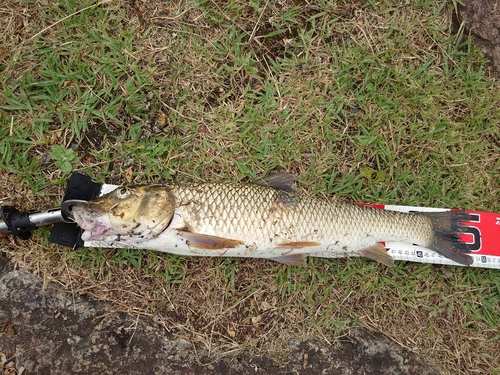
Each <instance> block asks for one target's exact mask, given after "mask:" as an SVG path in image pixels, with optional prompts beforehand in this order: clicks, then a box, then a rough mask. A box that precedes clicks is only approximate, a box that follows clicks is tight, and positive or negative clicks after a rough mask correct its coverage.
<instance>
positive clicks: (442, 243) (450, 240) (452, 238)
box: [423, 211, 474, 266]
mask: <svg viewBox="0 0 500 375" xmlns="http://www.w3.org/2000/svg"><path fill="white" fill-rule="evenodd" d="M423 214H424V215H425V216H427V217H428V218H429V219H430V220H431V222H432V229H433V230H434V240H433V242H432V243H431V244H430V245H429V246H428V247H429V249H431V250H434V251H436V252H438V253H439V254H442V255H443V256H445V257H447V258H449V259H451V260H453V261H455V262H457V263H460V264H463V265H464V266H470V265H471V264H472V263H473V261H474V259H473V258H472V257H471V256H470V255H469V253H470V250H469V249H468V248H467V244H465V243H464V242H462V241H461V240H460V233H462V232H464V231H465V229H466V227H464V226H461V225H460V223H459V222H461V221H462V222H463V221H468V220H470V216H469V214H468V213H467V212H465V211H445V212H425V213H423Z"/></svg>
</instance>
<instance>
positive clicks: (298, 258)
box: [271, 254, 307, 267]
mask: <svg viewBox="0 0 500 375" xmlns="http://www.w3.org/2000/svg"><path fill="white" fill-rule="evenodd" d="M271 260H274V261H275V262H278V263H283V264H288V265H289V266H297V267H306V266H307V256H306V255H305V254H293V255H284V256H281V257H276V258H271Z"/></svg>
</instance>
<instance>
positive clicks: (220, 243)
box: [177, 230, 243, 250]
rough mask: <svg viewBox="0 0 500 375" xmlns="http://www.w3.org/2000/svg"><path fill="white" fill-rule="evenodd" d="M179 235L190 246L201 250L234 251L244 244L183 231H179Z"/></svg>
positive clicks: (229, 239)
mask: <svg viewBox="0 0 500 375" xmlns="http://www.w3.org/2000/svg"><path fill="white" fill-rule="evenodd" d="M177 234H178V235H179V236H181V237H182V238H183V239H185V240H186V243H187V244H188V245H189V246H193V247H195V248H197V249H201V250H222V249H232V248H234V247H236V246H238V245H241V244H242V243H243V241H239V240H233V239H231V238H223V237H217V236H210V235H208V234H199V233H192V232H188V231H183V230H179V231H177Z"/></svg>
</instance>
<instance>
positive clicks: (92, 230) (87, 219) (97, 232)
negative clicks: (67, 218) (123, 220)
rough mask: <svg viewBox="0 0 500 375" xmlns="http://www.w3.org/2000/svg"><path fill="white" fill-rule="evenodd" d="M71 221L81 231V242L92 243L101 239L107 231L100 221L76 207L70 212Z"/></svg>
mask: <svg viewBox="0 0 500 375" xmlns="http://www.w3.org/2000/svg"><path fill="white" fill-rule="evenodd" d="M71 215H72V217H73V220H74V221H75V222H76V224H78V226H79V227H80V228H82V229H83V233H82V236H81V237H82V240H83V241H92V240H99V239H102V238H103V237H104V236H105V235H106V232H107V231H108V230H109V229H108V228H107V226H105V225H104V224H103V223H102V222H101V221H99V220H97V219H95V218H93V217H91V215H89V213H88V212H87V211H85V208H83V207H81V206H79V205H76V206H73V208H72V210H71Z"/></svg>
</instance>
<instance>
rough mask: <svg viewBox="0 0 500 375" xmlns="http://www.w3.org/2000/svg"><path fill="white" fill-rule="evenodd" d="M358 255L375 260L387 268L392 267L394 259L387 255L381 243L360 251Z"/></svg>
mask: <svg viewBox="0 0 500 375" xmlns="http://www.w3.org/2000/svg"><path fill="white" fill-rule="evenodd" d="M359 255H361V256H364V257H367V258H370V259H373V260H376V261H377V262H379V263H382V264H385V265H386V266H387V267H394V259H393V258H392V257H391V256H390V255H389V253H388V252H387V250H386V249H385V247H384V245H382V244H381V243H377V244H375V245H373V246H370V247H367V248H364V249H362V250H360V251H359Z"/></svg>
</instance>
